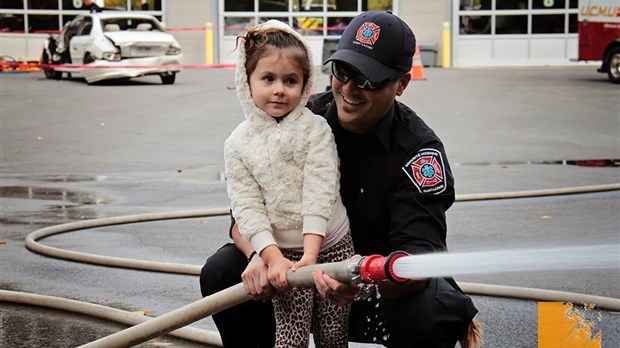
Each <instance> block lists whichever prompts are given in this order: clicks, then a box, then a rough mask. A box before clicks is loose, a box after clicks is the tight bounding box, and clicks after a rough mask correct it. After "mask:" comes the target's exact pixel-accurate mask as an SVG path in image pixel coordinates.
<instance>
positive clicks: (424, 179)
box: [402, 149, 446, 194]
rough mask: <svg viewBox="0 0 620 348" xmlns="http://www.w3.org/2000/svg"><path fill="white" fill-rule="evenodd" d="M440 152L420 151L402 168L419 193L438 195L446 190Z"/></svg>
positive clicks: (431, 150) (432, 150) (434, 150)
mask: <svg viewBox="0 0 620 348" xmlns="http://www.w3.org/2000/svg"><path fill="white" fill-rule="evenodd" d="M444 168H445V167H444V164H443V157H442V156H441V152H439V151H438V150H436V149H422V150H420V151H418V153H417V154H416V155H415V156H413V157H412V158H411V159H410V160H409V161H408V162H407V164H405V166H404V167H403V168H402V169H403V171H404V172H405V174H407V176H408V177H409V179H411V182H413V184H414V185H415V186H416V188H417V189H418V191H420V192H421V193H429V194H439V193H441V192H443V191H444V190H445V189H446V172H445V169H444Z"/></svg>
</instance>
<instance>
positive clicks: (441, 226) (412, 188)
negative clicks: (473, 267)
mask: <svg viewBox="0 0 620 348" xmlns="http://www.w3.org/2000/svg"><path fill="white" fill-rule="evenodd" d="M308 106H309V107H310V108H311V109H312V110H313V112H315V113H316V114H319V115H323V116H324V117H325V118H326V119H327V121H328V123H329V124H330V126H331V127H332V131H333V133H334V136H335V139H336V144H337V147H338V156H339V157H340V171H341V179H340V185H341V187H340V193H341V196H342V200H343V203H344V205H345V207H346V208H347V214H348V216H349V220H350V223H351V233H352V234H353V242H354V246H355V252H356V253H358V254H360V255H371V254H380V255H384V256H385V255H388V254H389V253H390V252H392V251H395V250H402V251H405V252H408V253H410V254H422V253H428V252H432V251H440V250H445V249H446V230H447V227H446V216H445V212H446V210H447V209H448V208H450V206H451V205H452V203H453V202H454V180H453V177H452V173H451V171H450V167H449V165H448V160H447V158H446V155H445V151H444V147H443V144H442V143H441V140H440V139H439V138H438V137H437V135H435V133H434V132H433V130H432V129H431V128H429V127H428V126H427V125H426V124H425V123H424V121H423V120H422V119H421V118H420V117H418V116H417V115H416V113H415V112H414V111H413V110H411V109H409V108H408V107H407V106H405V105H404V104H402V103H400V102H398V101H396V102H395V103H394V104H393V105H392V107H391V108H390V110H389V111H388V113H387V115H386V117H385V118H384V119H383V120H382V121H381V122H380V123H379V124H378V125H377V126H376V127H375V128H374V129H373V130H372V132H370V133H368V134H354V133H350V132H348V131H346V130H344V129H343V128H342V127H341V126H340V124H339V123H338V115H337V109H336V105H335V103H334V102H333V96H332V93H331V91H330V92H325V93H322V94H319V95H316V96H313V98H312V99H311V101H310V102H309V105H308Z"/></svg>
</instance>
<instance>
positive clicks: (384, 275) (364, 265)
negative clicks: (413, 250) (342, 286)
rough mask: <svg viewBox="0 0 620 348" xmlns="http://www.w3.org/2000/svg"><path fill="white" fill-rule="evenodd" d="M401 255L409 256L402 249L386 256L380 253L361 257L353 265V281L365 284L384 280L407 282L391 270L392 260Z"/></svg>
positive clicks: (397, 282)
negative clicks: (355, 264) (354, 274)
mask: <svg viewBox="0 0 620 348" xmlns="http://www.w3.org/2000/svg"><path fill="white" fill-rule="evenodd" d="M403 256H409V254H407V253H406V252H404V251H395V252H393V253H391V254H390V255H388V256H387V257H384V256H381V255H369V256H365V257H362V258H361V259H360V260H359V262H358V263H357V266H356V267H355V268H356V269H355V270H354V273H356V275H357V276H356V277H355V278H354V281H355V282H358V283H366V284H378V283H380V282H383V281H386V280H389V281H391V282H392V283H396V284H403V283H405V282H407V280H408V279H407V278H402V277H399V276H397V275H396V274H395V273H394V270H393V266H394V261H396V260H397V259H399V258H401V257H403Z"/></svg>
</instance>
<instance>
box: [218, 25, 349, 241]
mask: <svg viewBox="0 0 620 348" xmlns="http://www.w3.org/2000/svg"><path fill="white" fill-rule="evenodd" d="M262 26H263V27H264V28H277V29H279V30H285V31H288V32H291V33H293V35H295V36H296V37H298V38H299V39H300V40H301V41H302V42H305V41H304V39H303V38H302V37H301V36H300V35H299V34H297V33H296V32H295V31H293V30H292V29H290V27H288V26H287V25H285V24H283V23H280V22H276V21H269V22H267V23H264V24H262ZM306 49H307V50H308V52H311V51H310V48H309V47H307V48H306ZM314 73H315V72H314V71H311V74H310V80H309V82H308V83H307V85H306V87H305V89H304V91H303V95H302V98H301V102H300V103H299V105H298V106H297V107H296V108H295V109H293V111H291V112H290V114H289V115H287V116H286V117H284V118H282V119H281V120H280V122H276V120H275V119H274V118H273V117H271V116H269V115H268V114H266V113H265V112H264V111H262V110H260V109H259V108H258V107H256V105H255V104H254V102H253V100H252V98H251V95H250V86H249V84H248V77H247V73H246V69H245V51H244V50H243V44H241V45H240V52H239V59H238V62H237V70H236V73H235V83H236V88H237V97H238V99H239V101H240V102H241V106H242V108H243V111H244V114H245V118H246V120H245V121H243V122H242V123H241V124H240V125H239V126H238V127H237V128H236V129H235V130H234V131H233V132H232V134H231V135H230V136H229V137H228V139H227V140H226V142H225V146H224V160H225V173H226V179H227V186H228V196H229V198H230V200H231V206H232V213H233V216H234V217H235V219H236V222H237V224H238V226H239V231H240V232H241V234H242V235H243V237H244V238H245V239H247V240H248V241H250V242H251V243H252V245H253V246H254V248H255V250H256V251H257V252H258V253H260V252H261V251H262V250H263V249H264V248H265V247H267V246H269V245H273V244H275V245H277V246H278V247H280V248H301V247H303V234H305V233H314V234H319V235H322V236H327V235H328V234H329V233H330V232H331V231H334V230H335V229H336V228H337V227H338V226H340V224H342V223H343V221H344V220H345V219H346V210H345V208H344V206H343V204H342V201H341V199H340V192H339V191H340V182H339V180H340V172H339V170H338V155H337V150H336V144H335V142H334V136H333V134H332V131H331V128H330V127H329V125H328V124H327V122H326V121H325V119H324V118H323V117H321V116H318V115H315V114H313V113H312V112H311V111H310V110H309V109H307V108H305V104H306V102H307V100H308V97H309V91H310V90H311V88H312V78H313V76H314Z"/></svg>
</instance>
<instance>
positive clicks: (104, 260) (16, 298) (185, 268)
mask: <svg viewBox="0 0 620 348" xmlns="http://www.w3.org/2000/svg"><path fill="white" fill-rule="evenodd" d="M618 189H620V184H617V183H616V184H609V185H595V186H586V187H576V188H566V189H561V190H539V191H525V192H517V194H518V195H515V193H507V194H499V195H497V194H475V195H465V196H462V197H457V200H460V201H468V200H487V199H508V198H515V197H523V196H546V195H557V194H578V193H586V192H601V191H614V190H618ZM459 198H460V199H459ZM228 213H229V211H228V209H212V210H200V211H184V212H171V213H151V214H141V215H132V216H121V217H113V218H104V219H95V220H87V221H78V222H73V223H68V224H63V225H57V226H51V227H47V228H43V229H40V230H37V231H34V232H32V233H31V234H29V235H28V237H27V238H26V247H27V248H28V249H30V250H32V251H34V252H36V253H40V254H43V255H48V256H51V257H56V258H60V259H68V260H73V261H78V262H87V263H91V264H99V265H105V266H113V267H123V268H134V269H143V270H149V271H160V272H170V273H179V274H189V275H197V274H199V273H200V267H199V266H193V265H182V264H173V263H165V262H155V261H145V260H133V259H123V258H116V257H109V256H103V255H92V254H85V253H79V252H74V251H68V250H62V249H58V248H54V247H50V246H45V245H42V244H40V243H38V242H37V240H38V239H42V238H45V237H49V236H51V235H54V234H60V233H65V232H70V231H77V230H83V229H88V228H94V227H102V226H109V225H118V224H128V223H137V222H145V221H156V220H166V219H183V218H196V217H204V216H222V215H227V214H228ZM368 258H369V259H368V260H371V259H372V258H373V257H372V255H371V256H370V257H368ZM380 258H381V257H379V258H377V260H381V259H380ZM393 260H395V259H392V261H393ZM383 261H385V260H383ZM341 267H342V266H341ZM384 267H385V262H383V267H382V266H381V262H376V261H375V263H373V262H370V261H368V267H367V269H374V271H373V272H381V270H382V269H383V275H382V277H383V279H385V278H388V279H389V277H390V276H393V274H392V273H391V272H386V271H385V268H384ZM302 271H303V269H299V270H297V272H296V273H298V275H300V276H301V274H302V273H303V272H302ZM306 272H310V273H311V271H309V270H307V271H306ZM325 272H326V273H327V274H331V275H332V276H334V277H335V278H337V279H341V278H340V277H339V276H336V275H334V274H333V273H332V271H331V270H325ZM347 272H349V271H347ZM370 273H372V272H370ZM360 276H361V274H360ZM347 277H351V274H350V273H346V276H345V278H346V279H350V278H347ZM293 278H295V276H292V277H291V278H290V279H293ZM393 278H394V279H392V280H393V281H394V280H396V281H397V280H398V278H397V277H393ZM459 286H460V287H461V288H462V289H463V291H464V292H465V293H468V294H471V295H483V296H500V297H509V298H519V299H526V300H539V301H565V302H574V303H591V304H595V305H596V307H597V308H599V309H607V310H611V311H620V300H619V299H615V298H609V297H603V296H594V295H587V294H580V293H572V292H565V291H553V290H544V289H533V288H522V287H514V286H501V285H492V284H477V283H465V282H459ZM227 290H228V292H227V293H226V294H224V295H225V296H230V298H228V297H225V296H218V297H217V298H216V297H212V296H209V297H207V298H205V299H203V300H201V301H203V302H201V301H198V302H200V305H195V306H192V304H190V305H189V306H186V307H190V308H189V309H192V310H195V307H198V306H202V305H205V304H204V302H209V301H213V302H218V303H217V304H213V305H210V309H208V310H207V309H205V310H204V311H202V313H200V311H199V312H198V314H199V315H198V316H202V317H206V316H208V315H209V314H208V313H209V312H210V313H211V314H213V313H216V312H218V311H221V310H224V309H227V308H229V307H232V306H234V305H236V304H238V303H242V302H245V301H247V300H248V299H249V298H248V295H247V294H245V291H240V290H243V289H242V288H241V289H239V287H237V288H234V289H230V290H229V289H227ZM218 294H219V293H218ZM215 295H216V294H214V295H213V296H215ZM207 299H210V300H207ZM238 301H240V302H238ZM0 302H14V303H23V304H30V305H39V306H44V307H50V308H57V309H61V310H68V311H74V312H79V313H83V314H87V315H94V316H99V317H101V318H106V319H108V320H113V321H117V322H120V323H124V324H127V325H136V322H151V321H153V320H156V319H157V318H155V319H148V318H147V317H142V316H137V315H128V314H130V313H127V312H123V311H121V310H115V309H113V308H108V307H105V308H91V307H103V306H99V305H94V304H90V303H82V302H79V301H73V300H68V299H63V298H53V297H51V296H41V295H35V294H28V293H20V292H13V291H5V290H0ZM186 307H183V308H186ZM178 311H180V309H179V310H177V311H174V312H171V313H177V314H179V312H178ZM171 313H169V314H170V315H168V316H167V318H170V317H174V316H172V315H171ZM205 313H206V314H205ZM160 323H161V321H160ZM160 326H162V325H160ZM181 326H182V325H181ZM181 326H178V324H175V327H181ZM130 329H131V328H130ZM172 330H173V329H171V330H167V329H166V330H164V331H166V332H170V333H171V334H172V335H174V336H178V337H181V338H186V339H190V340H193V341H197V342H202V343H206V344H211V345H216V346H217V345H219V346H221V341H220V340H219V335H218V334H217V333H216V332H209V331H205V330H199V329H194V328H191V327H187V328H183V329H178V330H176V331H172ZM121 332H123V331H121ZM156 336H157V335H156ZM156 336H153V337H156ZM108 337H110V336H108ZM95 342H97V341H95ZM95 342H92V343H95Z"/></svg>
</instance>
